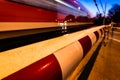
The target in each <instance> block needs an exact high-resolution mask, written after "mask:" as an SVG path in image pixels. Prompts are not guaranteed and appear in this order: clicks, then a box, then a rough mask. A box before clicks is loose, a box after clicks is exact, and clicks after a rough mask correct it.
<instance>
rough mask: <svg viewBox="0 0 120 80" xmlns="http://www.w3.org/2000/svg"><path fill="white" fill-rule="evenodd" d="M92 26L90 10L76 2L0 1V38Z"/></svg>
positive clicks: (40, 0) (75, 0)
mask: <svg viewBox="0 0 120 80" xmlns="http://www.w3.org/2000/svg"><path fill="white" fill-rule="evenodd" d="M92 23H93V19H92V18H90V13H89V11H88V10H87V9H86V8H85V7H84V6H83V5H82V4H81V3H80V2H78V1H77V0H0V39H3V38H8V37H15V36H21V35H28V34H35V33H39V32H45V30H39V29H41V28H42V29H43V28H51V27H52V28H60V27H61V26H64V25H65V26H70V25H80V24H92ZM29 29H30V30H29ZM32 29H34V30H32ZM26 30H27V31H26ZM50 30H51V29H49V30H46V31H50ZM52 30H53V29H52Z"/></svg>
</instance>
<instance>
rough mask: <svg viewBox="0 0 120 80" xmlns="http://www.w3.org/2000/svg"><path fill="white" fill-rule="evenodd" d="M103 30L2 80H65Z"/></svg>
mask: <svg viewBox="0 0 120 80" xmlns="http://www.w3.org/2000/svg"><path fill="white" fill-rule="evenodd" d="M102 28H103V27H100V28H98V29H97V30H96V29H95V30H93V32H91V33H90V34H87V35H86V36H84V37H82V38H80V39H78V40H77V41H74V42H72V43H71V44H69V45H67V46H65V47H63V48H61V49H59V50H57V51H55V52H53V53H52V54H49V55H48V56H46V57H44V58H42V59H40V60H38V61H36V62H34V63H32V64H30V65H28V66H27V67H24V68H22V69H21V70H18V71H17V72H15V73H13V74H10V75H8V76H7V77H4V78H3V79H2V80H65V79H66V78H67V77H68V75H70V73H71V72H72V71H74V69H75V68H76V67H77V66H78V64H79V63H80V61H81V60H82V58H84V56H85V55H86V54H87V53H88V51H89V50H90V49H91V47H92V46H93V45H94V44H95V42H96V41H97V40H98V39H99V38H100V37H101V35H102V34H103V32H102ZM18 64H19V63H18Z"/></svg>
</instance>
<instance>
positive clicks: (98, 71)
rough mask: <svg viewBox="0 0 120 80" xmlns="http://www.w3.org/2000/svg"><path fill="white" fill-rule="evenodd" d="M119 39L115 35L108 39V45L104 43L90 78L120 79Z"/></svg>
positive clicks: (100, 79) (99, 79)
mask: <svg viewBox="0 0 120 80" xmlns="http://www.w3.org/2000/svg"><path fill="white" fill-rule="evenodd" d="M114 35H116V33H114ZM119 37H120V35H119ZM117 40H118V41H117ZM119 41H120V39H119V38H116V36H113V38H110V39H109V40H108V41H107V45H106V46H104V45H102V47H101V49H100V51H99V54H98V56H97V59H96V61H95V63H94V66H93V68H92V70H91V72H90V75H89V77H88V80H120V42H119Z"/></svg>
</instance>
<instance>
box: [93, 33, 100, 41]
mask: <svg viewBox="0 0 120 80" xmlns="http://www.w3.org/2000/svg"><path fill="white" fill-rule="evenodd" d="M94 34H95V36H96V41H98V39H99V33H98V32H97V31H95V32H94Z"/></svg>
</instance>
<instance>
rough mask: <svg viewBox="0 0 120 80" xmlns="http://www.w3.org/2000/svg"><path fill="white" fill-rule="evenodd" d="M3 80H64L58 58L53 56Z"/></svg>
mask: <svg viewBox="0 0 120 80" xmlns="http://www.w3.org/2000/svg"><path fill="white" fill-rule="evenodd" d="M18 64H19V63H18ZM3 80H62V71H61V68H60V65H59V63H58V61H57V59H56V57H55V56H54V55H53V54H51V55H49V56H47V57H45V58H43V59H41V60H39V61H37V62H35V63H33V64H31V65H29V66H28V67H25V68H23V69H21V70H20V71H18V72H16V73H14V74H12V75H10V76H8V77H6V78H4V79H3Z"/></svg>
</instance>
